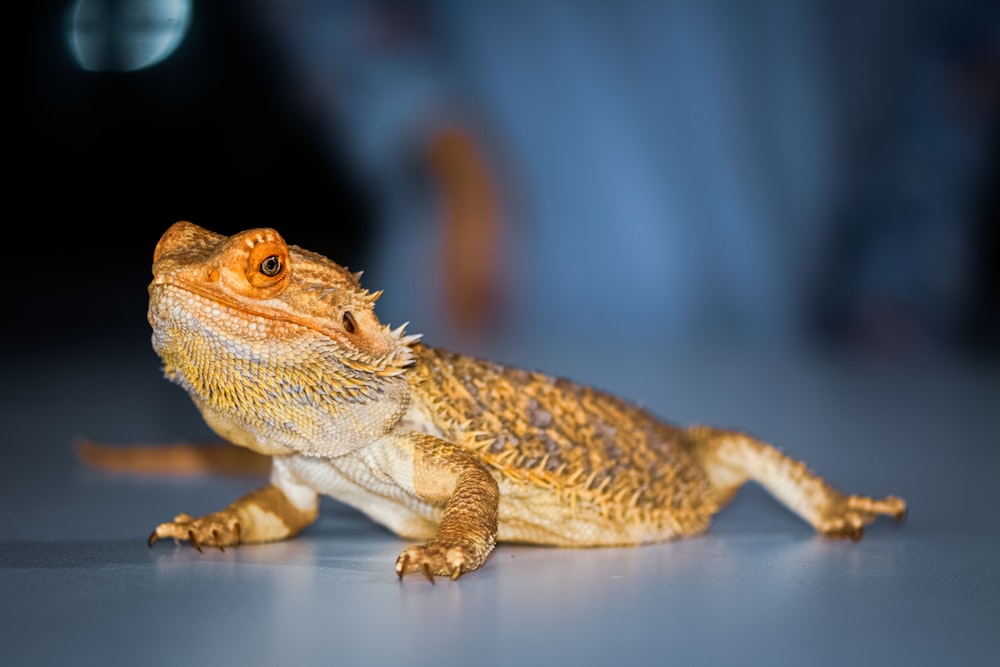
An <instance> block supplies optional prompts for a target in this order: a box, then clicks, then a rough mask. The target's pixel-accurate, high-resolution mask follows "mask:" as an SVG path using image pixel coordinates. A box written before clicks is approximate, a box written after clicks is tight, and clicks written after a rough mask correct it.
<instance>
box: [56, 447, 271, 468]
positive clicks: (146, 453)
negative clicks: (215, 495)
mask: <svg viewBox="0 0 1000 667" xmlns="http://www.w3.org/2000/svg"><path fill="white" fill-rule="evenodd" d="M73 453H74V454H75V455H76V458H77V460H78V461H80V462H81V463H83V464H84V465H87V466H89V467H91V468H94V469H96V470H103V471H109V472H120V473H126V474H142V475H171V476H179V477H187V476H193V475H213V474H221V475H233V476H239V477H260V476H266V475H267V474H268V473H269V472H270V470H271V459H270V457H268V456H263V455H261V454H257V453H256V452H253V451H251V450H249V449H245V448H243V447H236V446H234V445H230V444H229V443H218V444H211V445H196V444H191V443H174V444H168V445H131V446H127V447H117V446H113V445H106V444H102V443H97V442H93V441H91V440H86V439H79V440H77V441H76V443H75V444H74V447H73Z"/></svg>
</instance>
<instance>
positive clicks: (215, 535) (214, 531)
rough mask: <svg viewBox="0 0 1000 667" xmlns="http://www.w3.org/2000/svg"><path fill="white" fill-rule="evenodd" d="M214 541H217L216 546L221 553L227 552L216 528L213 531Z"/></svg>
mask: <svg viewBox="0 0 1000 667" xmlns="http://www.w3.org/2000/svg"><path fill="white" fill-rule="evenodd" d="M212 539H214V540H215V546H216V547H218V549H219V551H225V550H226V548H225V547H223V546H222V540H221V539H220V538H219V531H218V530H216V529H215V528H213V529H212Z"/></svg>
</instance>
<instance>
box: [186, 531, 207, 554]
mask: <svg viewBox="0 0 1000 667" xmlns="http://www.w3.org/2000/svg"><path fill="white" fill-rule="evenodd" d="M188 542H190V543H191V546H193V547H194V548H195V549H197V550H198V553H204V552H203V551H202V549H201V545H200V544H198V538H196V537H195V536H194V531H193V530H189V531H188Z"/></svg>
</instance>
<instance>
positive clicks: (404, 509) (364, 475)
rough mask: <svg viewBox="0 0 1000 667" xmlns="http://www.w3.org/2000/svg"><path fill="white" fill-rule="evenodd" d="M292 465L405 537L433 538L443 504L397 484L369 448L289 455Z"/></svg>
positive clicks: (304, 478) (319, 487) (320, 489)
mask: <svg viewBox="0 0 1000 667" xmlns="http://www.w3.org/2000/svg"><path fill="white" fill-rule="evenodd" d="M288 466H289V469H290V470H291V471H292V472H293V473H294V474H295V476H296V477H298V478H299V480H300V481H301V482H302V483H304V484H306V485H308V486H310V487H312V488H313V489H314V490H315V491H316V492H317V493H321V494H323V495H326V496H330V497H331V498H333V499H335V500H339V501H340V502H342V503H345V504H347V505H350V506H351V507H354V508H355V509H358V510H360V511H361V512H363V513H364V514H366V515H367V516H368V517H369V518H371V519H372V520H373V521H376V522H377V523H380V524H382V525H383V526H385V527H386V528H388V529H389V530H391V531H393V532H394V533H396V534H397V535H399V536H401V537H406V538H410V539H430V538H431V537H433V536H434V533H435V531H436V529H437V524H438V523H439V522H440V520H441V508H439V507H435V506H434V505H431V504H430V503H427V502H425V501H423V500H421V499H420V498H418V497H417V496H416V495H415V494H413V493H412V492H409V491H407V490H406V489H404V488H402V487H401V486H400V485H399V484H397V483H396V482H395V481H394V480H393V479H392V478H391V477H390V476H389V475H388V474H386V472H385V471H384V470H383V469H382V467H381V466H380V465H378V462H377V461H376V460H375V459H373V458H372V457H371V456H369V455H367V453H366V452H361V453H357V454H350V455H346V456H340V457H337V458H334V459H322V458H315V457H308V456H294V457H289V462H288Z"/></svg>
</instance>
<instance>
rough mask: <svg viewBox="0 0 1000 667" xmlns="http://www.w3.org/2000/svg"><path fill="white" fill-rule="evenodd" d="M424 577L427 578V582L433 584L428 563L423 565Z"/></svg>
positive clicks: (432, 575)
mask: <svg viewBox="0 0 1000 667" xmlns="http://www.w3.org/2000/svg"><path fill="white" fill-rule="evenodd" d="M424 576H425V577H427V581H429V582H431V583H432V584H433V583H434V574H433V573H432V572H431V566H430V564H428V563H424Z"/></svg>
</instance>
